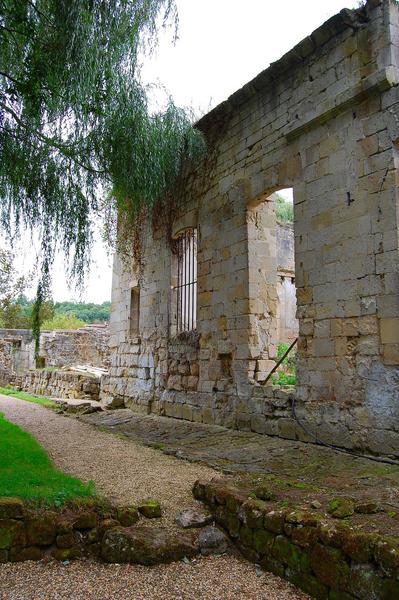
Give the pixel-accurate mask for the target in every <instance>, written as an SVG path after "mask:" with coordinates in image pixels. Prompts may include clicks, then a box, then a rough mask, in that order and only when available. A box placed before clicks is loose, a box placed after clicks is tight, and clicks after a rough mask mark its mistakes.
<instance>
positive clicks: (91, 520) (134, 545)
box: [0, 498, 199, 564]
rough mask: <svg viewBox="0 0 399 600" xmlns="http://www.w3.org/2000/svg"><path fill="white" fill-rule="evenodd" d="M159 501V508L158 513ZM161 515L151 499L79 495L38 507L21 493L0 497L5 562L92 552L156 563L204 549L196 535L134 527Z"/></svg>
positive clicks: (112, 559) (1, 549)
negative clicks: (120, 501)
mask: <svg viewBox="0 0 399 600" xmlns="http://www.w3.org/2000/svg"><path fill="white" fill-rule="evenodd" d="M154 506H156V507H158V509H159V510H158V512H155V513H154ZM149 510H150V512H148V511H149ZM160 516H161V512H160V507H159V504H158V503H156V502H155V503H154V502H152V501H151V502H150V501H147V502H144V503H143V504H142V505H141V506H138V507H134V506H128V507H119V508H115V507H112V506H109V505H107V504H106V503H101V502H98V501H97V500H95V499H86V500H82V499H80V500H78V501H76V502H75V501H71V502H70V503H68V504H67V505H66V506H64V507H63V508H61V509H58V510H55V509H53V510H37V509H36V510H35V509H32V508H29V507H28V506H26V505H25V504H24V502H23V501H22V500H20V499H19V498H0V563H5V562H21V561H24V560H42V559H43V558H45V557H51V558H54V559H56V560H62V561H64V560H70V559H73V558H79V557H81V556H83V557H84V556H87V557H92V558H102V559H103V560H105V561H107V562H118V563H119V562H134V563H139V564H156V563H159V562H169V561H171V560H179V559H181V558H183V557H184V556H192V555H194V554H197V553H198V552H199V546H198V544H197V543H195V538H194V536H193V535H190V534H185V533H180V532H179V533H170V532H168V531H167V530H165V529H164V528H155V527H148V526H147V527H146V526H142V525H140V526H137V527H133V525H136V523H137V522H138V521H139V519H140V518H141V517H144V521H145V520H146V519H147V518H156V517H160Z"/></svg>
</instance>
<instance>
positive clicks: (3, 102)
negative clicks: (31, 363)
mask: <svg viewBox="0 0 399 600" xmlns="http://www.w3.org/2000/svg"><path fill="white" fill-rule="evenodd" d="M170 22H172V24H173V23H174V24H176V23H177V16H176V12H175V7H174V3H173V0H0V220H1V226H2V228H3V231H5V232H6V233H7V234H9V235H11V234H12V232H15V231H17V232H18V229H19V227H21V226H22V225H23V226H24V227H28V228H29V229H31V230H35V231H39V232H40V236H41V250H42V255H41V280H40V283H39V288H38V293H37V307H36V308H37V310H39V308H40V304H41V302H42V301H43V300H44V299H45V298H46V297H47V296H48V293H49V283H50V274H51V265H52V262H53V258H54V252H55V248H56V246H57V244H59V245H60V247H61V248H62V249H63V251H64V252H65V254H66V256H72V258H73V261H72V264H73V268H72V275H73V276H75V277H77V278H78V280H79V279H81V278H82V277H83V275H84V272H85V269H86V267H87V264H88V257H89V250H90V245H91V241H92V222H93V221H92V219H93V216H94V215H96V214H99V213H100V214H102V215H103V217H104V219H105V220H106V221H107V223H108V225H109V222H110V221H112V220H114V221H115V220H116V214H118V215H119V216H122V217H123V214H126V215H128V220H130V221H131V220H132V219H134V217H135V216H136V215H138V214H139V213H140V212H142V211H143V209H145V210H146V212H147V214H149V213H150V212H151V211H148V210H147V209H148V208H149V209H151V208H153V207H154V205H155V204H156V203H157V201H158V199H159V198H161V197H162V195H163V194H164V193H165V191H166V190H167V189H168V187H169V186H171V185H172V184H173V181H174V180H175V178H176V176H177V173H178V172H179V169H180V167H181V163H182V160H183V159H186V158H195V157H196V156H198V155H199V154H201V153H202V152H203V151H204V142H203V139H202V137H201V135H200V134H199V132H197V131H196V130H194V129H193V128H192V127H191V121H190V117H189V115H188V114H187V113H186V112H185V111H183V110H181V109H178V108H177V107H175V106H174V104H173V102H170V103H169V106H168V107H167V108H166V110H165V111H164V112H163V113H160V114H151V112H150V111H149V107H148V100H147V93H146V90H145V88H144V87H143V85H142V84H141V82H140V57H142V56H144V55H145V53H146V52H148V51H151V49H152V48H153V46H154V44H155V43H156V39H157V31H158V28H159V26H160V25H162V23H164V24H165V23H170ZM99 198H105V200H102V201H99ZM37 329H38V324H36V334H37Z"/></svg>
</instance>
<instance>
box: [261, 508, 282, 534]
mask: <svg viewBox="0 0 399 600" xmlns="http://www.w3.org/2000/svg"><path fill="white" fill-rule="evenodd" d="M285 515H286V512H285V511H283V510H272V511H270V512H268V513H266V514H265V516H264V517H263V524H264V527H265V529H267V530H268V531H271V532H272V533H282V532H283V527H284V523H285Z"/></svg>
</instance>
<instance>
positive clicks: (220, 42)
mask: <svg viewBox="0 0 399 600" xmlns="http://www.w3.org/2000/svg"><path fill="white" fill-rule="evenodd" d="M176 3H177V6H178V11H179V32H178V40H177V41H176V43H175V45H173V44H172V37H173V36H172V32H171V31H170V30H169V31H166V32H165V33H164V34H163V35H162V36H161V42H160V45H159V48H158V50H157V51H156V53H155V54H154V56H153V57H152V58H151V60H150V61H149V62H148V63H147V64H146V66H145V69H144V76H145V79H146V80H148V81H158V82H161V83H162V84H163V85H164V86H165V88H166V89H167V90H168V92H170V94H171V95H172V96H173V98H174V100H175V102H176V103H177V104H178V105H182V106H191V107H192V108H193V109H194V110H195V112H196V114H202V113H206V112H208V111H209V110H210V109H211V108H213V107H214V106H216V105H217V104H219V103H220V102H222V101H223V100H224V99H226V98H227V97H228V96H229V95H230V94H232V93H233V92H234V91H235V90H237V89H238V88H240V87H242V86H243V85H244V84H245V83H246V82H247V81H250V80H251V79H252V78H253V77H255V76H256V75H257V74H258V73H259V72H260V71H262V70H263V69H265V68H266V67H267V66H268V65H269V64H270V63H271V62H273V61H275V60H277V59H278V58H280V57H281V56H282V55H283V54H284V53H285V52H287V51H288V50H290V48H292V47H293V46H295V44H297V43H298V42H299V41H300V40H302V39H303V38H304V37H306V36H307V35H309V34H310V33H311V32H312V31H313V30H314V29H316V28H317V27H318V26H319V25H321V24H322V23H323V22H324V21H326V20H327V19H328V18H329V17H331V16H332V15H334V14H335V13H337V12H339V11H340V10H341V9H342V8H344V7H346V8H354V7H355V6H357V5H358V4H359V3H358V2H357V1H356V0H347V1H346V2H345V0H282V1H280V2H278V1H276V0H273V1H272V0H246V1H245V2H242V1H241V0H201V1H200V2H198V1H197V0H176ZM31 256H32V251H31V250H30V249H29V248H25V249H23V250H22V251H21V252H20V258H19V265H20V267H21V269H24V268H27V266H28V265H29V262H30V260H31ZM110 297H111V261H110V259H109V258H108V257H107V256H106V253H105V250H104V248H103V247H102V244H101V242H100V241H99V242H98V243H96V245H95V248H94V252H93V267H92V270H91V273H90V276H89V278H88V280H87V287H86V292H85V295H84V296H83V297H82V298H81V299H82V300H84V301H87V302H103V301H104V300H109V299H110ZM72 298H77V294H76V292H75V291H74V290H73V289H72V290H71V289H69V288H68V282H67V281H66V277H65V274H64V269H63V264H62V260H61V259H60V260H58V261H57V265H56V268H55V273H54V299H55V300H67V299H72Z"/></svg>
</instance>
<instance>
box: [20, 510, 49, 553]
mask: <svg viewBox="0 0 399 600" xmlns="http://www.w3.org/2000/svg"><path fill="white" fill-rule="evenodd" d="M55 523H56V518H55V515H54V514H52V513H51V514H49V513H46V514H43V515H37V516H35V517H32V518H30V519H27V521H26V539H27V543H28V545H30V546H49V545H50V544H52V543H53V542H54V540H55V535H56V527H55Z"/></svg>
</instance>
